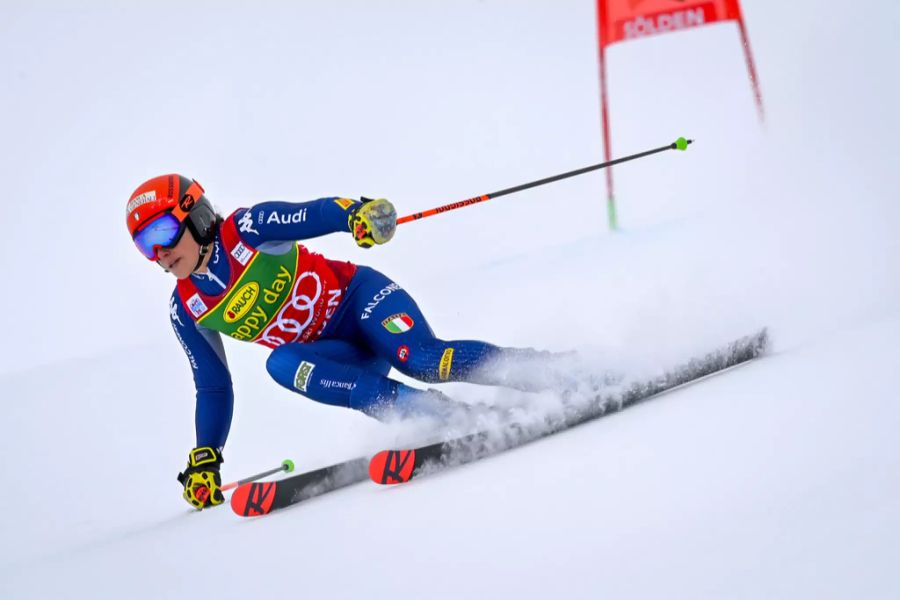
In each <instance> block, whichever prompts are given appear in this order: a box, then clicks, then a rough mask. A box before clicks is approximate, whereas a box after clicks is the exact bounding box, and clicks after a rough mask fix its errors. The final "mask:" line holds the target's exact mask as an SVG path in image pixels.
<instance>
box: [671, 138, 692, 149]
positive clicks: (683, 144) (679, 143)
mask: <svg viewBox="0 0 900 600" xmlns="http://www.w3.org/2000/svg"><path fill="white" fill-rule="evenodd" d="M693 141H694V140H686V139H684V138H683V137H680V138H678V139H677V140H675V148H676V149H677V150H687V147H688V144H690V143H691V142H693Z"/></svg>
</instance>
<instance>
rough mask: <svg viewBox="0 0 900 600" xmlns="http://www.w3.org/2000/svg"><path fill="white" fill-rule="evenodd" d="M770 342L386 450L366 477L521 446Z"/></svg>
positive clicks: (734, 347) (745, 357)
mask: <svg viewBox="0 0 900 600" xmlns="http://www.w3.org/2000/svg"><path fill="white" fill-rule="evenodd" d="M768 341H769V336H768V331H767V330H766V329H765V328H764V329H761V330H760V331H758V332H756V333H754V334H752V335H749V336H746V337H743V338H740V339H738V340H735V341H734V342H732V343H730V344H728V345H727V346H724V347H722V348H720V349H718V350H715V351H713V352H710V353H708V354H706V355H705V356H703V357H700V358H695V359H692V360H690V361H688V362H687V363H685V364H683V365H680V366H678V367H676V368H674V369H671V370H669V371H667V372H665V373H663V374H662V375H660V376H658V377H655V378H653V379H650V380H647V381H640V382H634V383H631V384H629V385H627V386H626V387H625V388H624V389H623V390H621V391H619V392H617V393H609V392H608V393H602V392H601V393H600V394H599V395H598V396H597V397H596V398H594V399H593V401H592V402H590V403H589V404H587V405H586V406H581V407H572V409H571V410H569V411H567V412H566V414H564V415H561V416H557V417H548V418H547V419H545V420H543V421H542V422H540V423H536V424H531V425H528V424H522V423H511V424H508V425H506V426H504V427H502V428H501V429H500V430H499V431H497V430H494V431H478V432H475V433H471V434H468V435H464V436H461V437H458V438H454V439H451V440H447V441H443V442H437V443H433V444H428V445H424V446H420V447H417V448H408V449H403V450H384V451H382V452H379V453H378V454H376V455H375V456H374V457H372V460H371V461H369V478H370V479H371V480H372V481H374V482H375V483H378V484H383V485H391V484H397V483H405V482H407V481H409V480H410V479H413V478H415V477H419V476H421V475H423V474H427V473H430V472H432V471H436V470H440V469H443V468H447V467H451V466H456V465H462V464H465V463H468V462H472V461H475V460H478V459H480V458H484V457H486V456H491V455H492V454H497V453H499V452H502V451H504V450H509V449H511V448H515V447H518V446H522V445H524V444H527V443H529V442H533V441H535V440H538V439H541V438H544V437H548V436H550V435H553V434H555V433H559V432H560V431H564V430H566V429H571V428H572V427H575V426H577V425H581V424H582V423H587V422H588V421H593V420H595V419H599V418H600V417H603V416H605V415H608V414H612V413H614V412H618V411H620V410H622V409H624V408H627V407H629V406H633V405H635V404H637V403H638V402H640V401H642V400H646V399H648V398H651V397H654V396H658V395H659V394H662V393H663V392H668V391H671V390H674V389H675V388H678V387H681V386H684V385H687V384H691V383H695V382H697V381H699V380H701V379H703V378H705V377H708V376H710V375H714V374H717V373H721V372H722V371H724V370H726V369H730V368H732V367H735V366H738V365H740V364H742V363H746V362H748V361H750V360H753V359H754V358H757V357H759V356H760V355H762V354H763V353H764V352H765V351H766V348H767V347H768Z"/></svg>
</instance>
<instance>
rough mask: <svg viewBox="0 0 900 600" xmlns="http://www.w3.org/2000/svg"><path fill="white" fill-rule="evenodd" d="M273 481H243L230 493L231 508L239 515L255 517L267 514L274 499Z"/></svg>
mask: <svg viewBox="0 0 900 600" xmlns="http://www.w3.org/2000/svg"><path fill="white" fill-rule="evenodd" d="M277 485H278V484H277V482H275V481H265V482H262V483H245V484H244V485H241V486H238V488H237V489H236V490H234V493H233V494H232V495H231V510H233V511H234V513H235V514H236V515H238V516H240V517H257V516H259V515H265V514H268V513H269V511H270V510H272V502H273V501H274V500H275V489H276V487H277Z"/></svg>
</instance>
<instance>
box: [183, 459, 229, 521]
mask: <svg viewBox="0 0 900 600" xmlns="http://www.w3.org/2000/svg"><path fill="white" fill-rule="evenodd" d="M221 464H222V455H221V454H220V453H219V452H217V451H216V449H215V448H209V447H206V448H194V449H193V450H191V452H190V454H188V466H187V468H186V469H185V470H184V473H179V474H178V482H179V483H181V485H183V486H184V499H185V500H187V501H188V503H189V504H190V505H191V506H193V507H194V508H196V509H197V510H201V509H203V508H205V507H207V506H216V505H218V504H222V502H224V501H225V496H224V495H223V494H222V490H221V489H219V488H221V487H222V478H221V477H220V476H219V465H221Z"/></svg>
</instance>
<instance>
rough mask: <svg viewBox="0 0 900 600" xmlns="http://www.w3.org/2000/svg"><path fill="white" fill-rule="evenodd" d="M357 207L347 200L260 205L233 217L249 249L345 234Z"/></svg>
mask: <svg viewBox="0 0 900 600" xmlns="http://www.w3.org/2000/svg"><path fill="white" fill-rule="evenodd" d="M357 204H359V202H356V201H354V200H349V199H347V198H338V197H333V198H320V199H318V200H313V201H311V202H261V203H259V204H256V205H254V206H252V207H250V208H248V209H246V210H238V211H237V212H235V214H234V218H235V222H236V223H237V226H238V231H240V234H241V237H242V238H244V240H246V242H247V243H249V244H250V245H251V246H254V247H259V246H260V245H262V244H264V243H266V242H286V241H297V240H307V239H310V238H314V237H319V236H322V235H326V234H329V233H335V232H349V231H350V227H349V225H348V224H347V216H348V215H349V214H350V211H351V209H352V208H353V207H354V206H356V205H357Z"/></svg>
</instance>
